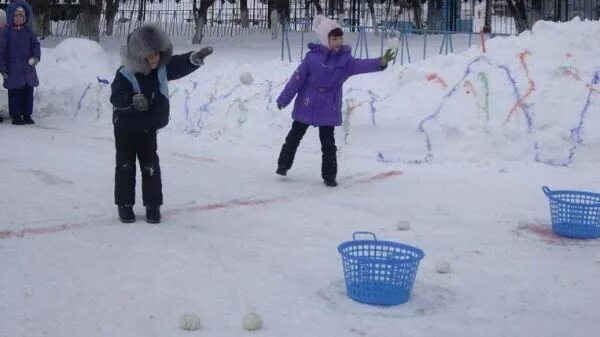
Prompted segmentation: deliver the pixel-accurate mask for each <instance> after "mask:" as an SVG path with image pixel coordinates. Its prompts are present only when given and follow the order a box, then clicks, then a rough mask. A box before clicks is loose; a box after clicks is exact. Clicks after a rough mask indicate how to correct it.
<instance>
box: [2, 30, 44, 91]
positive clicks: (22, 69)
mask: <svg viewBox="0 0 600 337" xmlns="http://www.w3.org/2000/svg"><path fill="white" fill-rule="evenodd" d="M40 55H41V51H40V42H39V41H38V39H37V36H36V35H35V33H34V32H33V31H32V30H31V28H30V27H28V26H24V27H23V28H22V29H19V30H18V29H15V28H14V27H12V26H7V27H6V28H4V29H2V30H0V72H6V73H7V74H8V78H7V79H5V80H4V87H5V88H6V89H20V88H23V87H25V85H29V86H30V87H37V86H38V85H39V81H38V77H37V72H36V71H35V67H34V66H31V65H29V63H28V61H29V58H31V57H35V58H37V59H38V60H40Z"/></svg>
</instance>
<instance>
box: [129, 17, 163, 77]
mask: <svg viewBox="0 0 600 337" xmlns="http://www.w3.org/2000/svg"><path fill="white" fill-rule="evenodd" d="M152 52H159V53H160V62H159V66H164V65H166V64H167V63H169V60H170V59H171V56H172V55H173V43H172V42H171V40H170V39H169V36H168V35H167V33H166V32H165V31H164V30H162V29H161V28H160V27H159V26H157V25H152V24H148V25H144V26H142V27H140V28H137V29H136V30H134V31H133V32H132V33H131V34H129V37H127V45H126V46H124V47H123V48H122V49H121V62H122V63H123V67H125V68H126V69H127V70H129V71H131V72H133V73H142V74H148V73H149V72H150V71H151V70H152V68H150V65H149V64H148V62H147V61H146V57H147V56H148V55H149V54H150V53H152Z"/></svg>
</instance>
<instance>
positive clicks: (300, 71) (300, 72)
mask: <svg viewBox="0 0 600 337" xmlns="http://www.w3.org/2000/svg"><path fill="white" fill-rule="evenodd" d="M307 60H308V57H305V58H304V60H302V63H300V65H299V66H298V68H297V69H296V71H295V72H294V74H293V75H292V77H291V78H290V80H289V81H288V82H287V84H286V85H285V88H283V91H282V92H281V94H280V95H279V97H278V98H277V106H279V107H285V106H287V105H288V104H290V102H291V101H292V99H293V98H294V96H296V94H297V93H298V90H300V88H302V86H303V85H304V82H306V78H307V77H308V61H307Z"/></svg>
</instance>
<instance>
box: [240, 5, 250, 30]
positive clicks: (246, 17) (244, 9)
mask: <svg viewBox="0 0 600 337" xmlns="http://www.w3.org/2000/svg"><path fill="white" fill-rule="evenodd" d="M240 21H241V25H242V27H243V28H248V27H250V12H249V11H248V0H240Z"/></svg>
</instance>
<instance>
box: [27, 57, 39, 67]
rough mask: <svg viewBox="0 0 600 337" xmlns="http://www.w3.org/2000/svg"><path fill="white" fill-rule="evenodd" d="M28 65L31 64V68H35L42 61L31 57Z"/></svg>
mask: <svg viewBox="0 0 600 337" xmlns="http://www.w3.org/2000/svg"><path fill="white" fill-rule="evenodd" d="M27 63H29V65H30V66H32V67H35V66H37V64H38V63H40V60H38V59H37V57H30V58H29V60H28V61H27Z"/></svg>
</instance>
